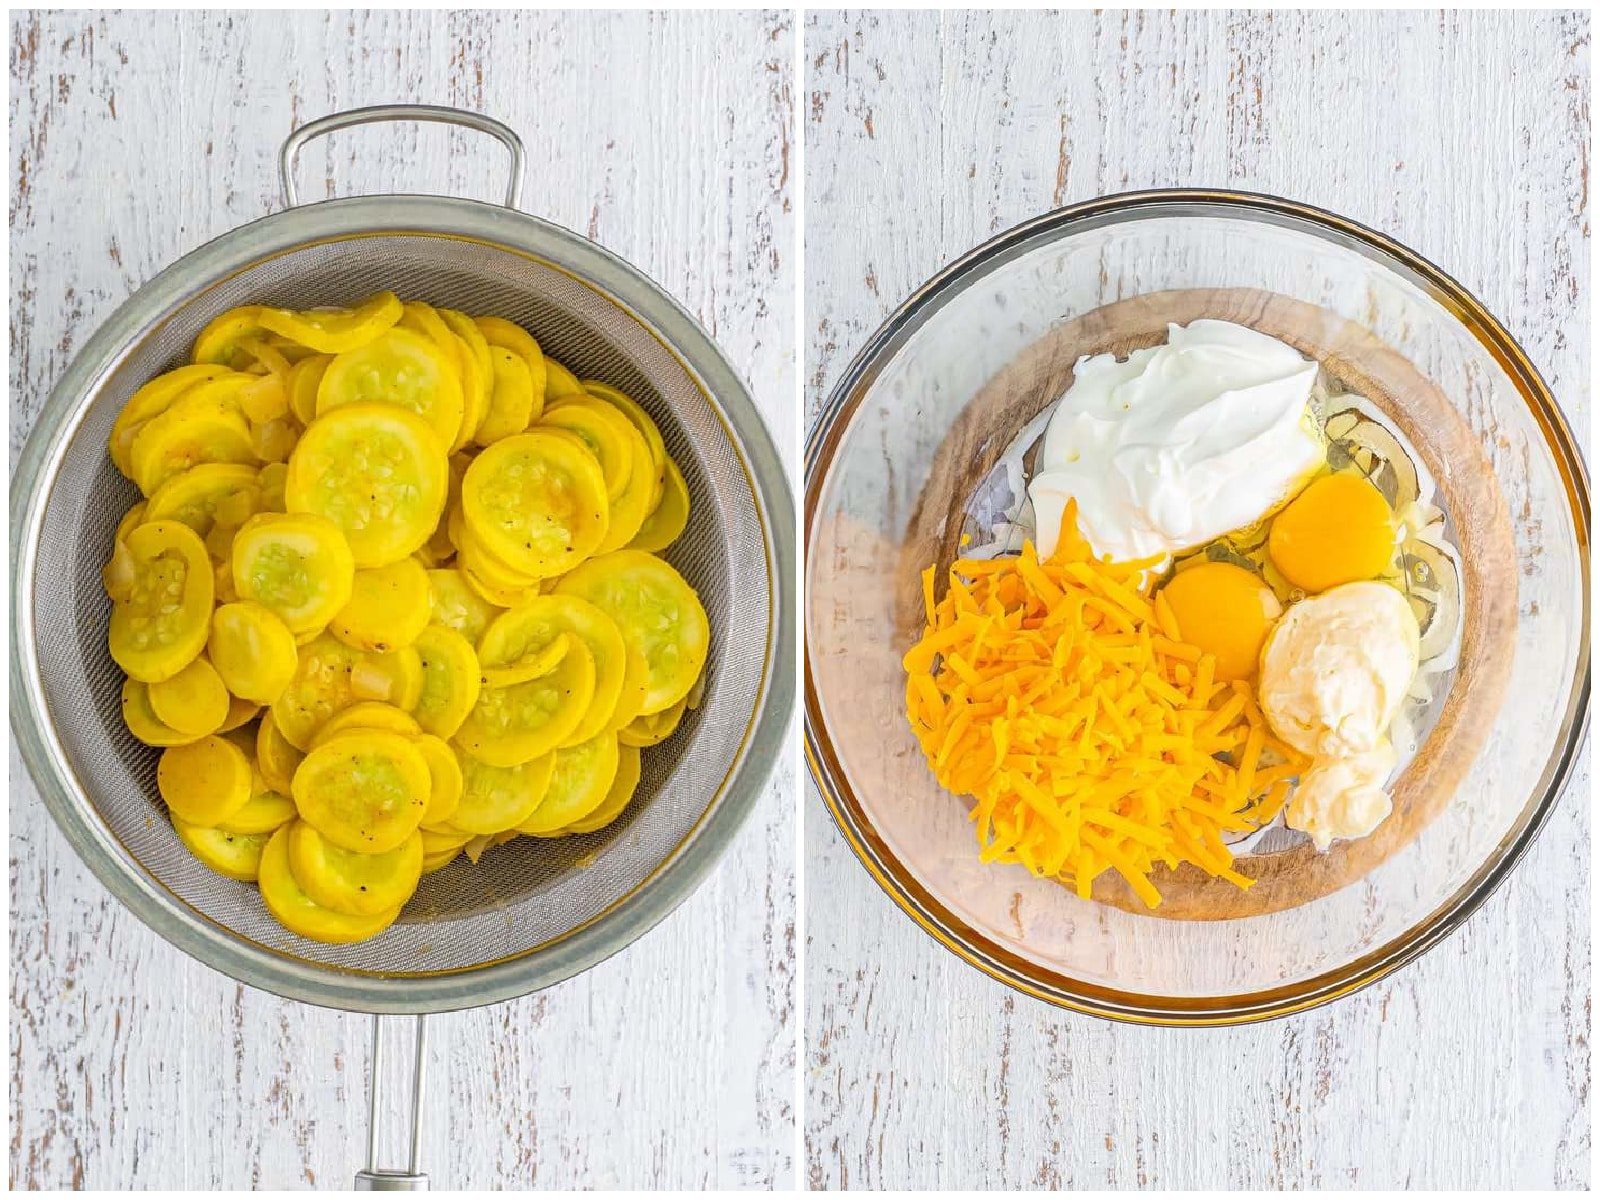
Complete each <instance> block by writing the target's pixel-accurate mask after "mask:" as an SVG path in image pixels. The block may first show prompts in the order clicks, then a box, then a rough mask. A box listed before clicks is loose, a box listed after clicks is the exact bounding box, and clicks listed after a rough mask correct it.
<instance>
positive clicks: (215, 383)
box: [128, 374, 257, 496]
mask: <svg viewBox="0 0 1600 1200" xmlns="http://www.w3.org/2000/svg"><path fill="white" fill-rule="evenodd" d="M252 380H253V377H252V376H249V375H238V374H232V375H223V376H219V377H218V378H216V379H212V380H208V381H206V382H204V383H198V384H196V385H195V386H194V387H193V388H191V389H189V390H188V391H186V392H184V394H183V395H181V396H179V397H178V398H177V399H176V400H174V401H173V402H172V404H171V406H170V407H168V408H167V410H166V411H165V412H163V413H162V414H161V415H160V416H158V417H153V418H151V419H150V420H149V421H146V422H145V423H144V425H142V426H141V427H140V428H139V431H138V432H137V433H136V434H134V436H133V442H132V444H131V445H130V446H129V448H128V465H129V466H130V467H131V468H132V477H133V481H134V482H135V483H137V484H138V485H139V490H140V491H141V492H143V493H144V494H145V495H146V496H153V495H155V492H156V489H157V488H159V487H160V486H161V485H162V484H163V483H165V482H166V481H167V480H169V479H171V478H172V477H173V476H174V475H178V474H181V473H182V472H184V471H187V470H188V469H189V468H190V467H193V466H197V465H199V464H200V463H250V464H254V463H255V462H256V461H257V460H256V452H255V443H254V441H253V440H252V438H251V436H250V426H249V425H248V424H247V423H246V421H245V419H244V417H243V415H242V414H241V413H240V412H239V408H238V400H239V394H240V393H241V392H242V391H243V389H244V388H245V387H246V386H248V385H249V384H250V383H251V382H252Z"/></svg>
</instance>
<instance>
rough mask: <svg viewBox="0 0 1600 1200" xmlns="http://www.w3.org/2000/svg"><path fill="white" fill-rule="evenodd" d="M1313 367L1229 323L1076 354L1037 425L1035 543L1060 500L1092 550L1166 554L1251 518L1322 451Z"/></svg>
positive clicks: (1041, 543) (1049, 549)
mask: <svg viewBox="0 0 1600 1200" xmlns="http://www.w3.org/2000/svg"><path fill="white" fill-rule="evenodd" d="M1316 375H1317V365H1316V363H1314V362H1312V361H1311V360H1309V359H1307V358H1305V357H1303V356H1302V355H1301V354H1300V352H1299V351H1298V350H1296V349H1295V348H1294V347H1292V346H1289V345H1286V344H1285V343H1283V342H1280V341H1279V340H1278V339H1277V338H1274V337H1270V336H1268V335H1267V334H1264V333H1259V332H1257V331H1256V330H1254V329H1247V328H1245V327H1244V326H1242V325H1235V324H1233V323H1232V322H1230V321H1207V320H1201V321H1194V322H1191V323H1190V324H1189V325H1187V326H1182V325H1169V326H1168V327H1167V340H1166V343H1165V344H1164V345H1160V346H1153V347H1151V348H1149V349H1146V350H1136V351H1134V352H1133V353H1132V354H1130V355H1129V356H1128V357H1127V358H1126V359H1124V360H1121V361H1119V360H1118V359H1117V358H1116V356H1115V355H1111V354H1097V355H1093V356H1088V357H1085V358H1082V359H1080V360H1079V361H1078V363H1077V365H1076V367H1075V368H1074V379H1073V382H1072V386H1071V387H1070V388H1068V389H1067V391H1066V393H1065V394H1064V395H1063V396H1062V397H1061V399H1060V401H1059V402H1058V404H1057V406H1056V411H1055V414H1054V415H1053V416H1052V417H1051V418H1050V423H1049V426H1048V427H1047V428H1046V430H1045V435H1044V444H1043V446H1042V447H1041V449H1040V454H1039V458H1038V461H1037V463H1036V465H1035V473H1034V476H1033V480H1032V482H1031V483H1030V484H1029V485H1028V495H1029V497H1030V499H1031V500H1032V501H1033V510H1034V517H1035V520H1036V524H1037V529H1036V541H1035V544H1036V546H1037V547H1038V550H1039V553H1040V555H1042V556H1045V557H1048V556H1049V555H1050V554H1052V553H1054V551H1055V548H1056V543H1057V542H1058V541H1059V540H1060V536H1061V520H1062V517H1063V515H1064V513H1065V510H1066V506H1067V501H1068V500H1070V499H1076V500H1077V502H1078V528H1079V530H1080V532H1081V533H1082V534H1083V536H1084V537H1086V538H1087V539H1088V540H1089V544H1090V545H1091V546H1092V547H1094V550H1095V553H1097V554H1099V555H1102V556H1109V557H1110V558H1111V559H1112V560H1113V561H1116V562H1126V561H1129V560H1131V559H1139V558H1147V557H1152V556H1159V555H1166V554H1171V553H1173V552H1175V551H1179V550H1187V549H1190V548H1191V547H1194V546H1199V545H1202V544H1203V543H1205V542H1209V541H1211V540H1212V539H1213V538H1217V537H1220V536H1222V535H1223V534H1225V533H1228V532H1230V531H1232V530H1235V529H1240V528H1243V527H1245V526H1247V525H1251V524H1254V523H1255V522H1256V521H1258V520H1260V519H1261V518H1262V517H1264V516H1265V515H1266V514H1267V513H1269V512H1271V511H1272V509H1274V508H1275V507H1277V505H1279V504H1280V503H1282V502H1283V501H1284V500H1285V499H1287V498H1288V497H1289V495H1290V494H1291V493H1293V492H1294V491H1295V490H1296V489H1297V487H1298V485H1299V484H1301V483H1303V482H1304V481H1305V478H1306V477H1307V476H1308V475H1309V474H1311V472H1312V471H1314V470H1316V469H1317V467H1319V466H1320V465H1321V463H1322V461H1323V457H1324V454H1325V450H1324V448H1323V444H1322V440H1321V438H1320V436H1319V435H1318V432H1317V429H1316V424H1315V419H1314V417H1313V416H1312V414H1311V410H1310V400H1311V388H1312V384H1313V382H1314V381H1315V379H1316Z"/></svg>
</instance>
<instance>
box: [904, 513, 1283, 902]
mask: <svg viewBox="0 0 1600 1200" xmlns="http://www.w3.org/2000/svg"><path fill="white" fill-rule="evenodd" d="M1071 530H1075V514H1074V513H1073V512H1072V511H1071V510H1070V509H1069V511H1068V514H1067V520H1066V521H1065V522H1064V524H1063V536H1062V538H1061V544H1060V546H1059V547H1058V548H1057V551H1056V553H1055V555H1054V556H1053V557H1052V558H1050V559H1049V560H1048V561H1045V562H1041V561H1040V560H1039V557H1038V554H1037V552H1036V551H1035V550H1034V547H1033V544H1032V543H1031V542H1030V543H1028V544H1026V545H1024V547H1023V549H1022V553H1021V554H1020V555H1019V556H1016V557H1006V558H995V559H986V560H980V559H960V560H958V561H957V562H956V563H955V564H954V565H953V566H952V567H951V569H950V574H949V583H948V587H947V588H946V590H945V594H944V596H943V598H941V599H936V597H935V586H934V585H935V579H934V570H933V568H932V567H929V568H928V570H927V571H925V572H924V573H923V579H922V588H923V601H924V604H925V607H926V611H927V628H926V630H925V631H924V633H923V636H922V639H921V641H919V642H918V643H917V644H916V645H915V646H913V647H912V648H911V650H910V651H909V652H908V653H907V654H906V656H905V663H904V665H905V669H906V711H907V715H908V716H909V718H910V721H911V728H912V730H913V732H914V733H915V734H916V736H917V739H918V741H919V742H920V743H921V746H922V750H923V753H924V754H925V755H926V756H927V759H928V763H929V765H930V766H931V767H932V768H933V771H934V774H935V775H936V776H937V777H938V780H939V782H940V783H941V784H942V785H943V786H944V787H946V788H948V789H949V790H950V791H952V792H956V793H959V794H962V795H968V796H971V797H972V798H973V799H974V800H975V801H976V803H975V805H974V807H973V808H972V810H971V813H970V814H969V815H970V816H971V818H972V820H973V821H974V823H975V824H976V826H977V835H978V842H979V845H980V847H981V857H982V858H983V860H984V861H988V862H1005V863H1013V862H1014V863H1021V864H1022V865H1023V866H1025V867H1027V868H1028V869H1029V870H1031V871H1033V872H1034V873H1035V874H1036V875H1040V876H1044V877H1048V878H1054V879H1058V880H1060V881H1061V882H1062V883H1064V884H1066V885H1068V886H1070V887H1073V888H1075V889H1076V891H1077V893H1078V895H1080V896H1082V897H1084V898H1085V899H1087V898H1089V896H1090V895H1091V892H1092V888H1093V885H1094V881H1095V880H1096V879H1097V878H1098V877H1099V876H1100V875H1101V874H1102V873H1104V872H1105V871H1107V870H1114V871H1116V872H1117V873H1118V874H1119V875H1121V876H1122V877H1123V878H1124V879H1126V880H1127V881H1128V885H1129V886H1130V887H1131V888H1132V889H1133V890H1134V892H1135V893H1137V894H1138V895H1139V897H1140V898H1141V899H1142V900H1143V901H1144V902H1145V904H1147V905H1148V906H1149V907H1151V908H1155V907H1156V906H1157V905H1159V904H1160V903H1161V895H1160V893H1159V892H1158V891H1157V889H1156V887H1155V885H1154V884H1153V883H1152V882H1151V881H1150V875H1151V873H1152V872H1153V871H1154V870H1155V869H1156V867H1157V865H1158V864H1165V865H1166V866H1167V867H1177V866H1178V865H1179V864H1180V863H1185V862H1187V863H1193V864H1194V865H1195V866H1197V867H1199V868H1201V869H1202V870H1204V871H1206V872H1208V873H1209V874H1211V875H1213V876H1215V877H1218V878H1221V879H1226V880H1228V881H1230V882H1232V883H1234V884H1236V885H1237V886H1239V887H1241V888H1245V887H1249V886H1250V884H1251V882H1252V881H1251V880H1250V879H1248V878H1246V877H1245V876H1243V875H1241V874H1240V873H1239V872H1238V871H1236V870H1234V868H1233V854H1232V852H1231V851H1230V850H1229V848H1228V846H1227V844H1226V842H1225V841H1224V837H1223V835H1224V834H1227V833H1237V832H1243V831H1247V830H1251V829H1255V828H1259V827H1260V826H1261V825H1263V824H1265V823H1266V822H1268V821H1270V820H1271V819H1272V818H1273V817H1274V816H1276V815H1277V813H1278V811H1279V810H1280V809H1281V808H1282V807H1283V805H1284V803H1285V801H1286V800H1287V799H1288V794H1289V788H1290V781H1291V779H1292V778H1293V777H1294V776H1295V775H1297V774H1298V773H1299V771H1300V769H1301V767H1302V765H1303V759H1302V756H1301V755H1299V754H1298V753H1297V752H1295V751H1294V750H1293V749H1291V748H1290V747H1288V746H1286V745H1284V744H1283V743H1281V742H1280V741H1278V739H1277V738H1275V737H1274V736H1273V735H1272V733H1271V730H1270V728H1269V727H1268V725H1267V722H1266V720H1265V718H1264V717H1263V716H1262V713H1261V709H1260V708H1259V707H1258V705H1257V704H1256V701H1255V697H1254V696H1253V695H1252V694H1251V690H1250V687H1249V685H1248V684H1246V683H1244V682H1240V681H1235V682H1232V683H1228V682H1220V681H1218V680H1217V679H1216V678H1215V674H1214V672H1215V666H1216V664H1215V660H1214V659H1213V658H1212V657H1211V656H1210V655H1207V654H1202V653H1201V652H1200V651H1199V650H1198V649H1197V648H1195V647H1194V646H1190V645H1187V644H1185V643H1184V642H1183V640H1182V639H1181V638H1180V637H1179V636H1178V626H1177V622H1176V621H1175V620H1174V618H1173V615H1172V611H1171V609H1170V607H1169V606H1168V605H1167V604H1166V601H1165V599H1164V598H1163V597H1162V596H1161V595H1160V594H1159V593H1158V594H1156V595H1155V596H1154V597H1153V598H1152V597H1151V596H1149V595H1148V594H1146V591H1145V589H1144V588H1143V586H1142V585H1141V582H1140V581H1141V579H1142V577H1143V575H1144V573H1145V568H1147V567H1149V566H1150V565H1151V562H1148V561H1147V562H1137V563H1123V564H1110V563H1105V562H1100V561H1097V560H1096V559H1095V557H1094V555H1093V554H1092V552H1091V550H1090V548H1089V546H1088V543H1086V542H1085V541H1084V540H1083V539H1082V538H1081V537H1080V536H1078V535H1077V534H1076V533H1075V532H1072V533H1070V534H1069V533H1068V532H1067V531H1071Z"/></svg>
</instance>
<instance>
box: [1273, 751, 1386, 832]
mask: <svg viewBox="0 0 1600 1200" xmlns="http://www.w3.org/2000/svg"><path fill="white" fill-rule="evenodd" d="M1398 761H1399V758H1398V756H1397V755H1396V754H1395V751H1394V747H1393V746H1392V745H1390V744H1389V743H1388V742H1382V743H1380V744H1379V745H1378V746H1377V747H1376V748H1374V749H1372V750H1368V751H1367V752H1366V753H1365V754H1357V755H1354V756H1352V757H1350V758H1332V759H1321V760H1318V761H1317V762H1316V763H1314V764H1312V766H1311V768H1310V769H1309V770H1307V771H1306V773H1305V774H1304V775H1302V776H1301V777H1300V782H1299V783H1297V784H1296V785H1295V789H1294V793H1293V794H1292V795H1291V796H1290V797H1289V807H1288V808H1287V809H1286V810H1285V811H1284V814H1283V822H1284V824H1285V825H1287V826H1288V827H1289V828H1290V829H1298V830H1300V831H1301V832H1303V833H1307V834H1310V835H1311V840H1312V842H1313V843H1314V844H1315V845H1316V847H1317V849H1318V850H1326V849H1327V848H1328V847H1329V846H1331V845H1332V844H1333V841H1334V839H1335V838H1362V837H1366V836H1367V835H1368V834H1369V833H1371V832H1372V831H1373V830H1374V829H1376V828H1377V827H1378V826H1379V825H1382V824H1383V822H1384V819H1385V818H1386V817H1388V815H1389V813H1390V812H1391V811H1392V810H1393V808H1394V805H1393V803H1392V802H1391V801H1390V799H1389V793H1388V791H1387V790H1386V788H1387V785H1388V782H1389V776H1390V775H1391V774H1393V773H1394V768H1395V764H1396V763H1397V762H1398Z"/></svg>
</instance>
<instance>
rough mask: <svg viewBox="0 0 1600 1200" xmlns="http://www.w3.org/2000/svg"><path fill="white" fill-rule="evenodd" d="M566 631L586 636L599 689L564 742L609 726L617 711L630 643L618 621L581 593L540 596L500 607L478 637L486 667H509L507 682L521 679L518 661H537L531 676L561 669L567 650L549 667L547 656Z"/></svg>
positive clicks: (524, 663)
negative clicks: (480, 636)
mask: <svg viewBox="0 0 1600 1200" xmlns="http://www.w3.org/2000/svg"><path fill="white" fill-rule="evenodd" d="M563 634H565V635H567V637H568V638H569V639H572V638H575V639H578V640H581V641H582V642H583V644H584V646H585V647H586V648H587V649H588V651H589V654H590V655H591V656H592V657H593V659H594V694H593V697H592V698H591V700H590V702H589V709H588V711H587V712H586V713H584V715H583V718H582V720H580V721H579V722H578V724H577V725H576V726H575V727H574V728H573V729H572V731H571V732H570V733H569V734H567V736H566V737H565V738H564V739H563V740H562V741H561V742H560V743H559V744H560V745H562V746H567V745H575V744H576V743H578V742H585V741H588V740H589V739H590V738H592V737H594V736H595V734H597V733H599V732H600V731H601V730H603V729H605V728H607V727H608V726H609V725H610V723H611V719H612V717H613V716H614V714H615V713H616V710H617V702H618V699H619V698H620V697H621V695H622V686H623V681H624V678H625V676H626V674H627V667H628V647H627V644H626V643H625V642H624V641H623V638H622V631H621V630H620V629H618V628H617V623H616V622H615V621H613V620H612V619H611V618H610V617H608V616H607V615H606V614H605V613H603V612H601V611H600V610H599V609H598V608H596V607H595V606H594V605H593V604H590V603H589V602H588V601H586V600H582V599H580V598H578V597H577V596H566V595H552V596H536V597H534V598H533V599H531V600H528V601H526V602H525V603H523V604H520V605H518V606H517V607H516V608H513V609H509V610H507V611H506V612H503V613H501V614H500V615H499V616H498V617H496V618H495V619H494V620H493V621H492V622H490V624H489V627H488V628H487V629H485V630H484V631H483V637H482V638H480V639H479V641H478V659H479V661H480V662H481V663H482V664H483V666H484V667H485V668H497V669H501V670H504V671H506V672H508V673H507V674H504V675H501V676H500V677H499V679H498V680H491V679H490V677H489V676H488V674H487V672H486V673H485V681H486V682H498V683H499V684H500V685H501V686H506V685H509V684H513V683H516V682H521V680H520V678H519V675H520V672H518V671H517V668H518V667H526V666H534V667H535V668H536V669H535V670H533V671H531V672H529V673H528V676H527V677H528V679H530V680H532V679H539V678H543V677H544V676H546V675H548V674H550V673H551V672H552V671H553V670H556V669H559V666H560V662H561V661H562V660H563V659H564V657H565V654H564V653H563V655H562V656H561V658H558V659H557V661H556V663H555V664H553V665H552V666H550V667H548V668H547V667H546V666H545V662H544V659H545V657H546V653H547V651H548V650H549V648H550V647H551V644H552V643H553V642H555V641H556V639H557V638H559V637H561V636H562V635H563Z"/></svg>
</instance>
